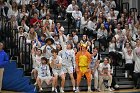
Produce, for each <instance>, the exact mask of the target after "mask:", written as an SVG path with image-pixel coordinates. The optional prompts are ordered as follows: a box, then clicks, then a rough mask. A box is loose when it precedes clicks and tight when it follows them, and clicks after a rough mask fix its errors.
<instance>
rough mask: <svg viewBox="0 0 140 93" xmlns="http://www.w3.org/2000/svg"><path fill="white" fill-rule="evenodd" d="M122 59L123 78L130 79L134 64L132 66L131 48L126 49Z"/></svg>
mask: <svg viewBox="0 0 140 93" xmlns="http://www.w3.org/2000/svg"><path fill="white" fill-rule="evenodd" d="M124 58H125V77H126V78H128V77H129V78H132V76H133V70H134V64H133V51H132V48H131V47H129V48H128V49H127V52H125V54H124Z"/></svg>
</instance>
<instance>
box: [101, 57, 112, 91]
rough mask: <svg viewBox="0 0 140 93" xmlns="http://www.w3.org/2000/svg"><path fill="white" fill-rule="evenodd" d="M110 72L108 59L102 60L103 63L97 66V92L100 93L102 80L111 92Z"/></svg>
mask: <svg viewBox="0 0 140 93" xmlns="http://www.w3.org/2000/svg"><path fill="white" fill-rule="evenodd" d="M110 72H111V70H110V64H109V58H104V62H103V63H100V65H99V73H100V74H99V91H101V87H102V84H103V82H104V80H108V84H107V88H108V90H109V91H112V90H111V88H110V87H111V83H112V75H111V73H110Z"/></svg>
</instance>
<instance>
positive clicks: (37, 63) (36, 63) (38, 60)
mask: <svg viewBox="0 0 140 93" xmlns="http://www.w3.org/2000/svg"><path fill="white" fill-rule="evenodd" d="M32 57H33V68H36V67H39V66H40V63H41V58H42V57H43V56H38V55H33V56H32Z"/></svg>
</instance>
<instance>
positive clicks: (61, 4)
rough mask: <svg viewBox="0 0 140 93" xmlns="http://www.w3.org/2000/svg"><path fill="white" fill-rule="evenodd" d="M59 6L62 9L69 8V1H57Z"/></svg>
mask: <svg viewBox="0 0 140 93" xmlns="http://www.w3.org/2000/svg"><path fill="white" fill-rule="evenodd" d="M57 4H58V5H59V6H60V7H62V8H67V6H68V2H67V0H57Z"/></svg>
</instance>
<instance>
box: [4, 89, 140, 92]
mask: <svg viewBox="0 0 140 93" xmlns="http://www.w3.org/2000/svg"><path fill="white" fill-rule="evenodd" d="M2 93H21V92H12V91H2ZM44 93H45V92H44ZM65 93H73V92H65ZM80 93H87V92H86V91H85V92H84V91H82V92H80ZM92 93H140V89H121V90H117V91H113V92H109V91H104V92H94V91H93V92H92Z"/></svg>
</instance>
